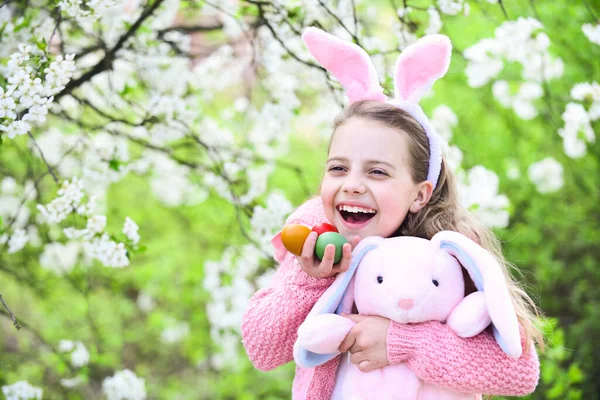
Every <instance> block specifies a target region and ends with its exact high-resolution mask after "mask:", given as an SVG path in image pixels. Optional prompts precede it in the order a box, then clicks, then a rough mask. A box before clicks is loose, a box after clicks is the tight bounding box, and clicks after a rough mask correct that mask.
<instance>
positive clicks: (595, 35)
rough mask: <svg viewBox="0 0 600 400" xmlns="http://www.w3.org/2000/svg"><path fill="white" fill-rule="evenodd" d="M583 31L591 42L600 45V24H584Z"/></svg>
mask: <svg viewBox="0 0 600 400" xmlns="http://www.w3.org/2000/svg"><path fill="white" fill-rule="evenodd" d="M581 30H582V31H583V33H584V35H585V36H586V37H587V38H588V39H589V40H590V42H592V43H595V44H597V45H600V24H596V25H594V24H583V26H582V27H581Z"/></svg>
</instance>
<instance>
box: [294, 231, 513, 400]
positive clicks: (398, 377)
mask: <svg viewBox="0 0 600 400" xmlns="http://www.w3.org/2000/svg"><path fill="white" fill-rule="evenodd" d="M352 257H353V258H352V262H351V264H350V268H349V269H348V270H347V271H346V272H343V273H341V274H339V275H338V276H337V277H336V280H335V282H334V283H333V284H332V285H331V286H330V287H329V288H328V289H327V291H325V293H324V294H323V296H322V297H321V298H320V299H319V301H317V303H316V304H315V306H314V307H313V309H312V310H311V312H310V313H309V315H308V317H307V318H306V320H305V321H304V323H303V324H302V325H301V326H300V328H299V329H298V339H297V341H296V344H295V345H294V359H295V361H296V363H297V364H299V365H300V366H302V367H307V368H310V367H315V366H317V365H321V364H323V363H324V362H326V361H329V360H330V359H332V358H333V357H335V356H337V355H338V354H339V351H338V350H337V349H338V347H339V345H340V344H341V342H342V340H343V339H344V338H345V337H346V335H347V334H348V332H349V331H350V329H351V328H352V326H354V322H353V321H351V320H350V319H347V318H344V317H342V316H340V315H338V314H339V313H341V312H346V313H350V312H351V309H352V304H353V303H355V304H356V308H357V309H358V312H359V313H360V314H362V315H380V316H383V317H386V318H389V319H392V320H394V321H396V322H399V323H416V322H424V321H431V320H437V321H442V322H443V321H445V322H446V323H447V324H448V325H449V326H450V328H452V330H454V332H456V334H457V335H459V336H462V337H471V336H475V335H477V334H478V333H480V332H481V331H483V330H484V329H485V328H486V327H487V326H488V325H489V324H490V322H491V323H493V331H494V335H495V337H496V340H497V342H498V344H499V345H500V347H501V348H502V349H503V350H504V351H505V352H506V353H507V354H508V355H509V356H510V357H514V358H518V357H520V356H521V352H522V348H521V340H520V336H519V325H518V322H517V316H516V313H515V310H514V308H513V305H512V301H511V299H510V295H509V293H508V288H507V287H506V283H505V279H504V276H503V274H502V270H501V269H500V267H499V265H498V264H497V262H496V259H495V258H494V257H493V256H492V255H491V254H490V253H488V252H487V251H486V250H485V249H483V248H482V247H481V246H479V245H478V244H476V243H475V242H473V241H472V240H470V239H468V238H467V237H465V236H463V235H461V234H460V233H457V232H451V231H442V232H439V233H437V234H436V235H435V236H434V237H433V238H432V239H431V240H427V239H421V238H416V237H408V236H406V237H394V238H389V239H384V238H382V237H379V236H372V237H369V238H365V239H363V240H362V241H361V242H360V243H359V244H358V245H357V247H356V248H355V249H354V251H353V252H352ZM461 265H462V267H464V268H465V269H466V270H467V272H468V273H469V276H470V277H471V279H472V280H473V282H474V283H475V286H476V287H477V290H478V291H477V292H474V293H471V294H470V295H468V296H467V297H464V279H463V274H462V267H461ZM341 368H342V369H341V370H340V372H339V374H338V379H343V382H337V384H338V385H341V387H342V393H343V396H342V398H343V399H405V400H415V399H429V400H433V399H453V400H454V399H473V398H475V396H474V394H466V393H455V392H451V391H449V390H447V389H444V388H442V387H439V386H435V385H432V384H426V383H423V382H421V381H419V379H418V378H417V377H416V376H415V374H414V373H413V372H412V371H411V370H410V369H409V368H408V367H407V366H406V365H405V364H399V365H393V366H387V367H384V368H382V369H379V370H375V371H372V372H366V373H365V372H361V371H360V370H359V369H358V366H356V365H355V364H342V367H341Z"/></svg>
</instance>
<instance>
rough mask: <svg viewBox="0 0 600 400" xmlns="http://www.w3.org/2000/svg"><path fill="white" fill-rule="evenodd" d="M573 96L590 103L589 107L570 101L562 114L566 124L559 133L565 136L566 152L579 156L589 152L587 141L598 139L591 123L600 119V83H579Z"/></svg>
mask: <svg viewBox="0 0 600 400" xmlns="http://www.w3.org/2000/svg"><path fill="white" fill-rule="evenodd" d="M571 98H572V99H573V100H577V101H580V102H583V103H584V104H586V103H587V104H589V108H588V110H586V109H585V107H584V104H581V103H576V102H570V103H568V104H567V107H566V109H565V112H564V113H563V114H562V119H563V121H564V122H565V126H564V127H563V128H560V129H559V130H558V134H559V135H560V136H561V137H562V138H563V147H564V150H565V154H566V155H567V156H569V157H571V158H579V157H583V156H584V155H585V154H586V152H587V146H586V143H593V142H594V141H595V140H596V135H595V134H594V130H593V129H592V125H591V123H592V122H594V121H596V120H598V119H600V84H598V83H597V82H592V83H578V84H576V85H575V86H573V88H572V89H571Z"/></svg>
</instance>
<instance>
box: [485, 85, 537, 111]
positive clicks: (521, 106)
mask: <svg viewBox="0 0 600 400" xmlns="http://www.w3.org/2000/svg"><path fill="white" fill-rule="evenodd" d="M492 93H493V94H494V97H495V98H496V100H498V102H499V103H500V104H502V105H503V106H504V107H510V108H512V109H513V110H514V111H515V113H516V114H517V116H519V118H521V119H524V120H530V119H533V118H535V117H536V116H537V115H538V112H537V110H536V108H535V106H534V105H533V101H534V100H536V99H539V98H540V97H542V96H543V94H544V90H543V89H542V87H541V86H540V85H539V84H538V83H536V82H524V83H522V84H521V85H520V86H519V90H518V92H517V93H516V94H515V95H512V94H511V93H510V88H509V85H508V82H506V81H504V80H498V81H496V82H494V84H493V85H492Z"/></svg>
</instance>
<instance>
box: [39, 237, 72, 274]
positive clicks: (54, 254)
mask: <svg viewBox="0 0 600 400" xmlns="http://www.w3.org/2000/svg"><path fill="white" fill-rule="evenodd" d="M79 250H80V245H79V243H77V242H68V243H65V244H63V243H48V244H46V245H45V246H44V251H43V252H42V254H41V255H40V266H41V267H42V268H44V269H47V270H50V271H52V272H54V273H55V274H57V275H64V274H67V273H69V272H71V271H72V270H73V267H74V266H75V264H76V263H77V258H78V255H79Z"/></svg>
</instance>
